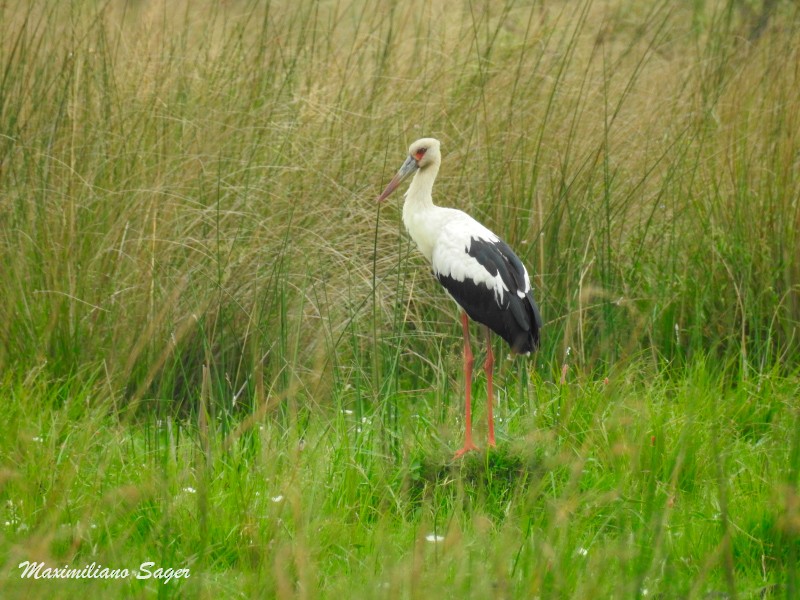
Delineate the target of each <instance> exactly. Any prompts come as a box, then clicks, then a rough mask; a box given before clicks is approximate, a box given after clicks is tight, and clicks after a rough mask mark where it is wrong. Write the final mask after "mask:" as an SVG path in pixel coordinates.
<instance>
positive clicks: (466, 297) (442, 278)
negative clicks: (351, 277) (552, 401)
mask: <svg viewBox="0 0 800 600" xmlns="http://www.w3.org/2000/svg"><path fill="white" fill-rule="evenodd" d="M439 146H440V145H439V140H436V139H433V138H422V139H420V140H417V141H416V142H414V143H413V144H411V147H410V148H409V150H408V154H409V156H408V158H407V159H406V160H405V162H404V163H403V166H402V167H400V170H399V171H398V172H397V174H396V175H395V176H394V178H393V179H392V180H391V181H390V182H389V184H388V185H387V186H386V189H385V190H384V191H383V193H382V194H381V195H380V196H379V197H378V201H379V202H382V201H384V200H385V199H386V198H387V197H388V196H389V195H390V194H391V193H392V192H393V191H394V190H395V189H396V188H397V186H398V185H400V182H401V181H403V180H404V179H405V178H406V177H408V176H409V175H411V174H412V173H413V174H414V179H413V180H412V181H411V185H409V186H408V191H407V192H406V199H405V204H404V205H403V222H404V223H405V226H406V229H407V230H408V233H409V234H410V235H411V238H412V239H413V240H414V242H415V243H416V244H417V247H418V248H419V250H420V252H422V254H423V255H424V256H425V258H426V259H428V262H429V263H430V265H431V267H432V269H433V274H434V275H435V276H436V279H438V280H439V283H441V284H442V285H443V286H444V288H445V290H447V292H448V293H449V294H450V295H451V296H452V297H453V299H454V300H455V301H456V302H457V303H458V304H459V305H460V306H461V308H462V309H463V311H462V315H461V325H462V328H463V330H464V377H465V379H466V382H465V395H466V407H465V421H466V434H465V439H464V446H463V447H462V448H461V449H460V450H459V451H458V452H456V458H458V457H459V456H462V455H463V454H465V453H466V452H469V451H470V450H477V446H476V445H475V444H474V442H473V441H472V406H471V394H472V366H473V356H472V349H471V348H470V342H469V319H468V317H469V318H471V319H472V320H473V321H477V322H478V323H482V324H483V325H484V329H485V330H486V361H485V362H484V369H485V371H486V380H487V381H486V383H487V392H488V394H487V395H488V401H487V413H488V420H489V434H488V444H489V446H494V445H495V438H494V420H493V417H492V403H493V400H494V390H493V382H492V371H493V367H494V354H493V353H492V340H491V331H494V332H495V333H496V334H497V335H499V336H500V337H502V338H503V339H504V340H505V341H506V342H508V345H509V346H510V347H511V350H512V352H514V353H517V354H530V353H531V352H532V351H534V350H536V349H537V348H538V347H539V330H540V329H541V327H542V317H541V315H540V314H539V308H538V307H537V306H536V302H535V301H534V300H533V294H532V293H531V281H530V278H529V277H528V272H527V271H526V270H525V266H524V265H523V264H522V261H520V259H519V258H517V255H516V254H514V252H513V251H512V250H511V248H509V247H508V244H506V243H505V242H504V241H503V240H501V239H500V238H499V237H498V236H496V235H495V234H494V233H492V232H491V231H490V230H489V229H487V228H486V227H484V226H483V225H481V224H480V223H478V222H477V221H476V220H475V219H473V218H472V217H470V216H469V215H468V214H466V213H464V212H462V211H460V210H456V209H454V208H445V207H442V206H437V205H435V204H434V203H433V197H432V190H433V182H434V181H435V180H436V175H437V174H438V173H439V166H440V165H441V162H442V155H441V153H440V151H439Z"/></svg>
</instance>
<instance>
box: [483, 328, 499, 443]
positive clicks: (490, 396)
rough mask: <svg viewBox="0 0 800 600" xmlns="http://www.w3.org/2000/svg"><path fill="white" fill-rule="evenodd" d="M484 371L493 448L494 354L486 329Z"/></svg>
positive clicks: (488, 330) (489, 335)
mask: <svg viewBox="0 0 800 600" xmlns="http://www.w3.org/2000/svg"><path fill="white" fill-rule="evenodd" d="M483 369H484V371H486V412H487V413H488V418H489V446H491V447H494V446H495V445H496V444H495V442H494V417H493V415H492V405H493V404H494V381H493V376H494V354H493V353H492V332H491V330H490V329H489V328H488V327H486V360H485V361H484V363H483Z"/></svg>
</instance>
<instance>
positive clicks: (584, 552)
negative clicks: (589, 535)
mask: <svg viewBox="0 0 800 600" xmlns="http://www.w3.org/2000/svg"><path fill="white" fill-rule="evenodd" d="M578 554H580V555H581V556H588V555H589V551H588V550H587V549H586V548H578Z"/></svg>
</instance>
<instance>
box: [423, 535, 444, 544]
mask: <svg viewBox="0 0 800 600" xmlns="http://www.w3.org/2000/svg"><path fill="white" fill-rule="evenodd" d="M425 540H426V541H428V542H431V543H433V544H438V543H439V542H443V541H444V536H443V535H436V534H435V533H429V534H428V535H426V536H425Z"/></svg>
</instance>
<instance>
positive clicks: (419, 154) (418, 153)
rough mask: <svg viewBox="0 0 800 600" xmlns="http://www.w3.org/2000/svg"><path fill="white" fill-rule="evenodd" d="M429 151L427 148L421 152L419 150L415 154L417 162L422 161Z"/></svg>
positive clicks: (421, 149)
mask: <svg viewBox="0 0 800 600" xmlns="http://www.w3.org/2000/svg"><path fill="white" fill-rule="evenodd" d="M427 151H428V149H427V148H420V149H419V150H417V153H416V154H414V158H416V159H417V160H419V159H421V158H422V157H423V156H425V153H426V152H427Z"/></svg>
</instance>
